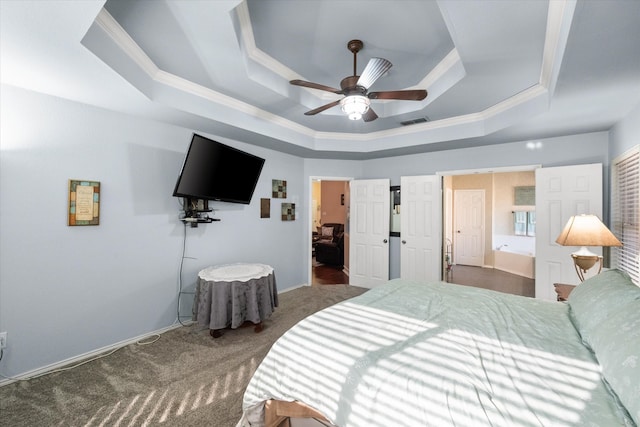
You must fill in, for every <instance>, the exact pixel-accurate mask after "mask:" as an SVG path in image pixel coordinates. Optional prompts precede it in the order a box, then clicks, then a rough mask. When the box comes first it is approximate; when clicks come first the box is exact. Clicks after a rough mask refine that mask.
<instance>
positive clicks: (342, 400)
mask: <svg viewBox="0 0 640 427" xmlns="http://www.w3.org/2000/svg"><path fill="white" fill-rule="evenodd" d="M639 358H640V288H639V287H637V286H635V285H634V284H633V283H632V282H631V280H630V279H629V277H628V276H627V275H626V274H625V273H623V272H620V271H617V270H609V271H606V272H604V273H602V274H600V275H598V276H596V277H595V278H592V279H589V280H587V281H585V282H583V283H582V284H581V285H579V286H578V287H577V288H576V289H575V290H574V291H573V292H572V293H571V295H570V297H569V300H568V302H567V303H561V302H548V301H541V300H536V299H532V298H526V297H520V296H515V295H509V294H504V293H499V292H495V291H489V290H485V289H479V288H472V287H467V286H460V285H453V284H449V283H444V282H436V283H418V282H412V281H405V280H400V279H397V280H391V281H389V282H388V283H386V284H385V285H382V286H380V287H377V288H375V289H372V290H370V291H368V292H366V293H364V294H362V295H361V296H358V297H356V298H352V299H350V300H347V301H344V302H342V303H340V304H337V305H334V306H332V307H329V308H327V309H325V310H322V311H320V312H318V313H316V314H314V315H311V316H309V317H307V318H306V319H304V320H302V321H301V322H299V323H298V324H297V325H296V326H294V327H293V328H291V329H290V330H289V331H288V332H287V333H285V334H284V335H283V336H282V337H281V338H280V339H279V340H278V341H276V343H275V344H274V345H273V347H272V348H271V350H270V352H269V353H268V354H267V356H266V357H265V359H264V360H263V361H262V363H261V364H260V365H259V366H258V368H257V370H256V372H255V373H254V375H253V377H252V379H251V381H250V383H249V385H248V387H247V389H246V391H245V394H244V399H243V416H242V419H241V420H240V421H239V422H238V427H246V426H252V427H255V426H259V427H262V426H265V425H266V426H268V427H273V426H280V425H283V426H284V425H289V424H288V423H289V421H290V420H289V417H292V419H295V418H305V417H310V418H315V419H318V420H321V421H322V423H323V424H324V425H335V426H339V427H354V426H357V427H363V426H366V427H371V426H381V427H382V426H384V427H389V426H438V427H439V426H458V427H460V426H474V427H475V426H607V427H610V426H635V425H637V423H638V422H639V421H640V359H639ZM294 423H295V422H294ZM320 425H322V424H320Z"/></svg>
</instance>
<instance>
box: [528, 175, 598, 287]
mask: <svg viewBox="0 0 640 427" xmlns="http://www.w3.org/2000/svg"><path fill="white" fill-rule="evenodd" d="M583 213H584V214H594V215H597V216H598V217H599V218H600V219H602V164H600V163H597V164H589V165H577V166H564V167H555V168H540V169H536V298H541V299H546V300H556V294H555V291H554V288H553V284H554V283H568V284H578V283H579V282H580V279H578V275H577V274H576V271H575V268H574V266H573V259H572V258H571V253H572V252H575V251H576V250H578V249H579V248H576V247H572V246H560V245H558V244H557V243H556V239H557V238H558V236H559V235H560V232H561V231H562V229H563V228H564V226H565V224H566V223H567V221H568V220H569V218H570V217H571V216H573V215H578V214H583ZM589 249H591V250H592V251H593V252H594V253H597V254H601V253H602V248H589Z"/></svg>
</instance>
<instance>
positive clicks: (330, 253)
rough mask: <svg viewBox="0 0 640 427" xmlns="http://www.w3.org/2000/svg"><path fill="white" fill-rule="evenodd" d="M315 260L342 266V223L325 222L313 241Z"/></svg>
mask: <svg viewBox="0 0 640 427" xmlns="http://www.w3.org/2000/svg"><path fill="white" fill-rule="evenodd" d="M315 253H316V261H317V262H321V263H323V264H329V265H335V266H339V267H342V265H343V264H344V224H338V223H326V224H323V225H322V227H321V233H320V239H318V240H317V241H316V242H315Z"/></svg>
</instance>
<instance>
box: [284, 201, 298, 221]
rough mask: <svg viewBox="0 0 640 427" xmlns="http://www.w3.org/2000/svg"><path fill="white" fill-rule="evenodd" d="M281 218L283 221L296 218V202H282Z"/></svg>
mask: <svg viewBox="0 0 640 427" xmlns="http://www.w3.org/2000/svg"><path fill="white" fill-rule="evenodd" d="M282 220H283V221H295V220H296V204H295V203H283V204H282Z"/></svg>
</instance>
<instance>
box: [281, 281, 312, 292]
mask: <svg viewBox="0 0 640 427" xmlns="http://www.w3.org/2000/svg"><path fill="white" fill-rule="evenodd" d="M305 286H311V285H310V284H308V283H302V284H301V285H297V286H292V287H290V288H287V289H283V290H280V289H278V293H279V294H281V293H283V292H289V291H292V290H294V289H298V288H304V287H305Z"/></svg>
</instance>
